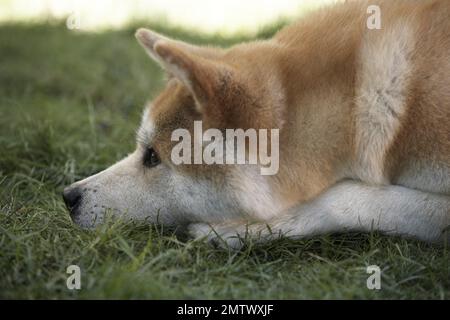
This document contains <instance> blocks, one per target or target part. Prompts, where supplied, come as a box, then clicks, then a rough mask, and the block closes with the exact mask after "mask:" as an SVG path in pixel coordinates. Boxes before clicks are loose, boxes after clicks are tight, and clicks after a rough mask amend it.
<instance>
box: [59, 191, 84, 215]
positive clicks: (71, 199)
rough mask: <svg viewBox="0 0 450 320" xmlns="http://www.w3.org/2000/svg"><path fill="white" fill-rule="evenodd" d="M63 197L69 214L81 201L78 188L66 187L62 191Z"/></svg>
mask: <svg viewBox="0 0 450 320" xmlns="http://www.w3.org/2000/svg"><path fill="white" fill-rule="evenodd" d="M63 199H64V202H65V203H66V206H67V209H69V211H70V213H71V214H74V213H75V210H76V209H77V207H78V205H79V204H80V202H81V191H80V189H79V188H72V187H67V188H65V189H64V191H63Z"/></svg>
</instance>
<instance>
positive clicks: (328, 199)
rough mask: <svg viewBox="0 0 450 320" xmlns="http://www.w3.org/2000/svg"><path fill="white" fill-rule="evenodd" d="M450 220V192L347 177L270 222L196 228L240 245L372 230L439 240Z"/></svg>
mask: <svg viewBox="0 0 450 320" xmlns="http://www.w3.org/2000/svg"><path fill="white" fill-rule="evenodd" d="M449 224H450V196H446V195H439V194H431V193H425V192H421V191H418V190H413V189H408V188H404V187H401V186H368V185H366V184H363V183H361V182H356V181H344V182H340V183H338V184H336V185H335V186H333V187H332V188H330V189H329V190H327V191H326V192H324V193H323V194H321V195H320V196H318V197H317V198H315V199H314V200H312V201H310V202H308V203H304V204H301V205H299V206H296V207H294V208H292V209H290V210H289V211H288V212H285V213H283V214H281V215H280V216H278V217H277V218H274V219H272V220H270V221H267V222H258V223H253V224H248V223H246V222H232V223H223V224H213V225H208V224H193V225H191V226H190V233H191V235H193V236H194V237H197V238H198V237H206V239H208V240H210V241H212V242H216V243H218V244H219V245H220V244H225V243H226V244H227V245H228V246H230V247H234V248H239V247H240V246H241V245H242V242H243V241H242V240H243V239H246V238H248V237H251V238H252V239H253V240H255V241H265V240H270V239H274V238H277V237H280V236H284V237H290V238H302V237H311V236H314V235H320V234H326V233H331V232H345V231H361V232H367V231H371V230H373V231H380V232H383V233H385V234H391V235H402V236H407V237H413V238H418V239H421V240H424V241H429V242H433V241H439V240H442V239H444V237H445V238H447V237H448V235H447V236H445V235H444V233H443V231H444V229H445V228H446V227H447V226H448V225H449ZM447 234H448V233H447Z"/></svg>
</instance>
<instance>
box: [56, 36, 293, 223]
mask: <svg viewBox="0 0 450 320" xmlns="http://www.w3.org/2000/svg"><path fill="white" fill-rule="evenodd" d="M136 37H137V39H138V41H139V43H140V44H141V45H142V46H143V47H144V49H145V50H146V52H147V53H148V54H149V55H150V57H151V58H153V59H154V60H155V61H156V62H158V63H159V64H160V65H161V66H162V67H163V68H164V69H165V71H166V72H167V74H168V81H167V84H166V87H165V89H164V90H163V91H162V92H161V94H160V95H159V96H158V97H157V98H156V99H155V100H154V101H153V102H152V103H149V105H148V106H147V107H146V108H145V110H144V113H143V118H142V123H141V126H140V129H139V130H138V134H137V148H136V150H135V151H134V152H133V153H132V154H130V155H129V156H128V157H126V158H125V159H123V160H121V161H120V162H118V163H116V164H115V165H113V166H111V167H109V168H108V169H106V170H104V171H102V172H100V173H98V174H96V175H93V176H91V177H88V178H86V179H84V180H82V181H78V182H76V183H74V184H73V185H71V186H69V187H67V188H66V189H65V190H64V200H65V202H66V204H67V206H68V208H69V210H70V213H71V217H72V219H73V220H74V222H75V223H77V224H78V225H80V226H82V227H86V228H89V227H93V226H95V225H97V224H99V223H101V222H102V221H104V218H105V215H106V214H107V213H110V214H111V215H113V216H120V217H124V218H126V219H133V220H147V221H149V222H160V223H163V224H169V225H173V224H180V223H187V222H191V221H218V220H219V221H220V220H222V219H225V218H229V217H232V216H240V215H249V216H262V215H263V216H268V215H271V214H274V213H275V212H277V211H278V209H279V208H278V206H279V203H280V202H279V201H278V199H277V192H276V190H274V188H273V185H272V183H271V181H270V180H271V178H272V180H274V179H273V177H270V176H265V175H261V171H260V169H261V163H259V162H258V163H256V164H253V165H249V164H245V165H242V164H241V165H239V164H234V165H230V164H218V163H215V164H207V163H205V161H200V163H198V161H195V159H194V158H195V157H196V156H195V152H196V150H194V149H195V146H194V147H193V149H192V152H191V146H193V145H195V143H196V141H194V140H195V139H197V140H198V134H197V133H196V132H195V131H196V130H197V129H196V127H195V123H196V121H201V124H202V129H201V130H202V131H203V132H204V131H205V130H207V129H212V128H214V129H212V130H216V131H210V132H213V133H214V132H215V133H217V134H220V133H225V131H226V129H237V128H240V129H243V130H246V129H250V128H252V129H255V130H259V129H271V128H280V127H281V124H282V112H283V111H282V110H283V108H282V106H283V99H284V94H283V92H282V91H281V88H282V85H281V83H280V79H278V78H277V67H276V63H275V62H274V61H273V60H274V58H273V52H274V50H273V48H269V47H268V46H269V45H268V44H266V43H253V44H250V45H246V44H244V45H239V46H236V47H233V48H231V49H227V50H225V49H218V48H211V47H198V46H193V45H189V44H186V43H184V42H180V41H175V40H171V39H168V38H166V37H164V36H161V35H159V34H157V33H155V32H152V31H150V30H146V29H140V30H138V32H137V33H136ZM197 123H199V122H197ZM180 130H181V131H180ZM203 132H201V133H200V134H202V133H203ZM182 134H186V135H188V136H190V137H192V141H183V143H187V144H188V145H189V148H188V149H184V150H183V151H180V150H179V149H180V141H181V138H180V137H181V135H182ZM196 134H197V136H196ZM268 140H269V144H270V141H271V140H270V137H269V138H268ZM211 141H215V139H214V140H213V139H212V140H211ZM215 142H216V143H218V142H220V141H215ZM200 145H201V146H202V147H203V146H204V143H203V145H202V142H200ZM258 146H259V145H258ZM272 149H273V148H272ZM217 150H218V149H216V152H217ZM197 151H198V150H197ZM227 152H228V151H227ZM251 152H255V150H253V151H251V150H250V151H249V150H246V154H247V155H248V154H249V153H251ZM174 154H175V155H177V157H182V158H183V157H184V159H192V160H193V161H192V164H189V163H178V162H177V161H174V159H173V157H174ZM200 154H201V151H200ZM197 160H198V159H197ZM201 160H203V159H201ZM275 180H276V179H275Z"/></svg>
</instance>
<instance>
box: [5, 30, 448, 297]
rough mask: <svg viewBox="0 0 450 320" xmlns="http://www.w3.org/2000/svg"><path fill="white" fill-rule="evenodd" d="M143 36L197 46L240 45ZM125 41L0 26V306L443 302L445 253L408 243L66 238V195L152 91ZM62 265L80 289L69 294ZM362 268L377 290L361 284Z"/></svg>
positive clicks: (121, 234) (118, 36) (126, 147)
mask: <svg viewBox="0 0 450 320" xmlns="http://www.w3.org/2000/svg"><path fill="white" fill-rule="evenodd" d="M139 25H140V26H141V25H142V26H143V25H145V24H139ZM147 26H149V25H148V24H147ZM150 27H154V28H156V29H157V30H160V31H162V32H165V33H168V34H169V35H172V36H175V37H177V38H183V39H188V40H189V41H192V42H194V43H210V44H217V45H229V44H232V43H234V42H238V41H242V40H246V39H248V38H249V37H248V36H246V35H240V36H236V37H234V38H222V37H220V36H217V35H209V36H206V35H200V34H192V33H189V32H187V31H183V30H180V29H176V28H168V27H163V26H162V25H154V26H151V25H150ZM277 27H278V26H277V25H275V26H270V27H268V28H266V29H264V30H262V31H261V32H260V33H259V34H258V35H257V37H267V36H270V35H271V34H272V33H273V32H275V30H276V29H277ZM134 30H135V27H134V26H130V27H129V28H125V29H123V30H119V31H108V32H101V33H80V32H74V31H69V30H67V28H66V27H65V25H64V24H63V23H60V22H51V23H48V24H34V25H20V24H14V25H4V26H0V150H1V151H0V298H19V299H41V298H50V299H54V298H69V299H73V298H83V299H84V298H125V299H126V298H146V299H160V298H170V299H172V298H188V299H191V298H194V299H197V298H199V299H228V298H243V299H248V298H254V299H268V298H270V299H272V298H273V299H286V298H288V299H298V298H307V299H311V298H312V299H315V298H318V299H324V298H326V299H351V298H360V299H366V298H378V299H386V298H388V299H390V298H398V299H410V298H417V299H430V298H433V299H449V298H450V264H449V251H448V249H447V248H445V247H435V246H430V245H427V244H424V243H420V242H416V241H410V240H404V239H399V238H392V237H385V236H381V235H379V234H351V235H330V236H324V237H318V238H314V239H310V240H302V241H291V240H285V239H282V240H278V241H275V242H272V243H269V244H266V245H258V246H254V245H252V244H251V243H250V244H249V245H248V246H247V247H245V248H244V249H243V250H242V251H239V252H232V251H227V250H224V249H218V248H213V247H211V246H209V245H207V244H204V243H202V242H199V241H187V242H184V241H181V240H180V239H177V238H176V236H174V235H172V234H171V233H170V232H168V231H167V230H166V231H165V230H161V228H157V227H154V226H149V225H127V224H124V223H121V222H115V223H113V222H111V223H108V224H107V225H104V226H102V227H100V228H98V229H97V230H94V231H89V232H88V231H83V230H80V229H78V228H77V227H76V226H74V225H73V224H72V223H71V220H70V218H69V215H68V213H67V211H66V210H65V206H64V203H63V201H62V198H61V191H62V189H63V187H64V186H66V185H68V184H70V183H72V182H74V181H76V180H78V179H80V178H83V177H85V176H88V175H90V174H92V173H93V172H97V171H99V170H101V169H103V168H105V167H107V166H108V165H110V164H112V163H113V162H115V161H116V160H118V159H120V158H122V157H123V156H124V155H126V154H127V153H129V152H131V151H132V150H133V148H134V146H135V143H134V136H135V129H136V127H137V125H138V122H139V118H140V114H141V111H142V108H143V105H144V104H145V102H146V101H147V100H148V99H150V98H151V97H154V96H155V95H156V94H157V92H158V90H159V89H160V88H161V87H162V86H163V75H162V72H161V71H160V69H159V67H158V66H157V65H156V64H155V63H153V62H152V61H151V60H150V59H149V58H148V57H147V56H146V55H145V53H144V52H143V50H142V49H141V48H140V47H139V45H138V44H137V43H136V41H135V39H134V36H133V33H134ZM72 264H76V265H78V266H80V267H81V270H82V276H81V283H82V288H81V290H69V289H67V287H66V279H67V276H68V274H67V273H66V268H67V267H68V266H69V265H72ZM369 265H378V266H379V267H380V268H381V270H382V278H381V279H382V280H381V281H382V282H381V290H369V289H368V288H367V286H366V280H367V277H368V276H369V275H368V274H367V273H366V267H367V266H369Z"/></svg>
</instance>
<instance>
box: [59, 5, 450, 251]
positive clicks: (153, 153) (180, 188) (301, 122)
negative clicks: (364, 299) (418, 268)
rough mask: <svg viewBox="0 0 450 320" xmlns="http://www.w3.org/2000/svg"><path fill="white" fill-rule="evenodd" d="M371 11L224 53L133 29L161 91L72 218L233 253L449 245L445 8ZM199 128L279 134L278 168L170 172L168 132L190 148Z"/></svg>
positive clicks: (79, 185)
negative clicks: (281, 241) (341, 244)
mask: <svg viewBox="0 0 450 320" xmlns="http://www.w3.org/2000/svg"><path fill="white" fill-rule="evenodd" d="M370 5H372V3H371V2H366V1H354V2H352V1H349V2H346V3H340V4H334V5H331V6H328V7H324V8H322V9H320V10H317V11H316V12H313V13H311V14H309V15H307V16H306V17H304V18H302V19H300V20H299V21H298V22H296V23H294V24H292V25H289V26H287V27H285V28H283V29H282V30H280V31H279V32H278V33H277V34H276V35H275V36H274V37H273V38H271V39H269V40H260V41H254V42H248V43H242V44H238V45H235V46H232V47H230V48H226V49H224V48H216V47H210V46H196V45H191V44H188V43H185V42H182V41H178V40H175V39H170V38H168V37H165V36H163V35H160V34H158V33H156V32H154V31H151V30H148V29H139V30H138V31H137V32H136V38H137V40H138V42H139V43H140V44H141V45H142V47H143V48H144V49H145V51H146V53H147V54H148V55H149V56H150V57H151V58H152V59H153V60H154V61H156V62H157V63H158V64H159V65H161V67H162V68H163V69H164V70H165V71H166V73H167V76H168V79H167V84H166V86H165V88H164V89H163V90H162V92H161V93H160V94H159V96H158V97H157V98H156V99H154V101H152V102H151V103H149V104H148V105H147V106H146V108H145V110H144V113H143V117H142V123H141V125H140V129H139V130H138V134H137V147H136V150H135V151H134V152H133V153H132V154H130V155H129V156H127V157H126V158H125V159H123V160H121V161H120V162H118V163H116V164H114V165H113V166H111V167H110V168H108V169H106V170H104V171H102V172H100V173H98V174H95V175H93V176H91V177H88V178H86V179H84V180H82V181H79V182H76V183H74V184H72V185H71V186H69V187H67V188H65V190H64V192H63V197H64V200H65V203H66V204H67V207H68V208H69V211H70V215H71V217H72V220H73V221H74V222H75V223H76V224H78V225H79V226H81V227H83V228H93V227H95V226H97V225H99V224H101V223H103V222H104V221H105V217H106V216H108V214H110V215H111V216H113V217H121V218H122V219H126V220H133V221H147V222H149V223H160V224H163V225H169V226H184V227H186V228H187V230H188V232H189V234H190V235H191V236H192V237H194V238H202V239H205V240H207V241H211V242H213V243H214V242H215V243H219V242H220V243H222V242H225V244H227V245H228V246H229V247H231V248H239V247H240V246H241V245H242V244H243V241H242V240H243V239H253V240H254V241H256V242H262V241H268V240H271V239H276V238H278V237H280V236H283V237H290V238H305V237H312V236H316V235H322V234H328V233H342V232H371V231H377V232H380V233H383V234H388V235H393V236H402V237H408V238H415V239H419V240H422V241H426V242H440V241H443V240H448V239H449V236H448V233H447V232H446V230H447V229H448V226H449V225H450V19H448V17H449V16H450V2H449V1H445V0H424V1H408V0H396V1H383V0H380V1H377V8H378V9H379V19H380V21H379V23H380V25H381V26H380V27H379V28H369V24H368V19H369V18H370V10H368V8H369V6H370ZM199 121H200V122H201V124H202V129H201V130H202V131H205V130H215V131H213V132H216V133H217V132H218V133H222V132H225V131H226V130H228V129H242V130H249V129H255V130H259V131H260V132H262V131H261V130H269V129H270V130H271V129H277V130H279V131H278V132H279V140H278V141H276V140H274V141H272V140H270V141H271V142H269V143H268V145H269V147H270V149H271V152H272V153H273V152H275V151H278V154H279V168H277V170H276V172H275V173H273V174H266V175H265V174H262V173H261V170H260V169H261V167H262V166H263V164H261V161H260V160H258V161H257V163H253V164H249V163H243V164H242V163H241V164H239V163H234V164H225V163H212V164H208V163H205V162H204V161H200V162H198V163H174V161H173V153H174V148H176V146H177V145H179V143H180V141H179V140H176V139H175V140H174V139H173V138H174V135H173V133H174V132H175V131H176V130H179V129H182V130H183V132H184V133H187V134H190V135H191V136H195V132H194V130H195V128H194V125H195V123H197V122H199ZM245 132H246V131H245ZM263 136H264V134H263ZM196 139H197V140H198V138H196ZM204 143H205V142H204V141H203V142H200V147H202V146H203V147H204V146H205V145H204ZM211 143H212V140H211ZM259 146H260V145H258V147H259ZM216 151H217V150H216ZM230 151H233V150H232V148H230ZM184 152H187V151H186V150H185V151H184ZM252 152H253V153H254V152H255V151H254V150H253V151H251V150H247V149H246V150H245V154H246V156H250V155H251V154H252ZM186 155H187V156H186ZM183 156H186V158H188V159H189V158H191V156H192V154H190V153H189V152H187V153H186V154H184V155H183Z"/></svg>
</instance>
